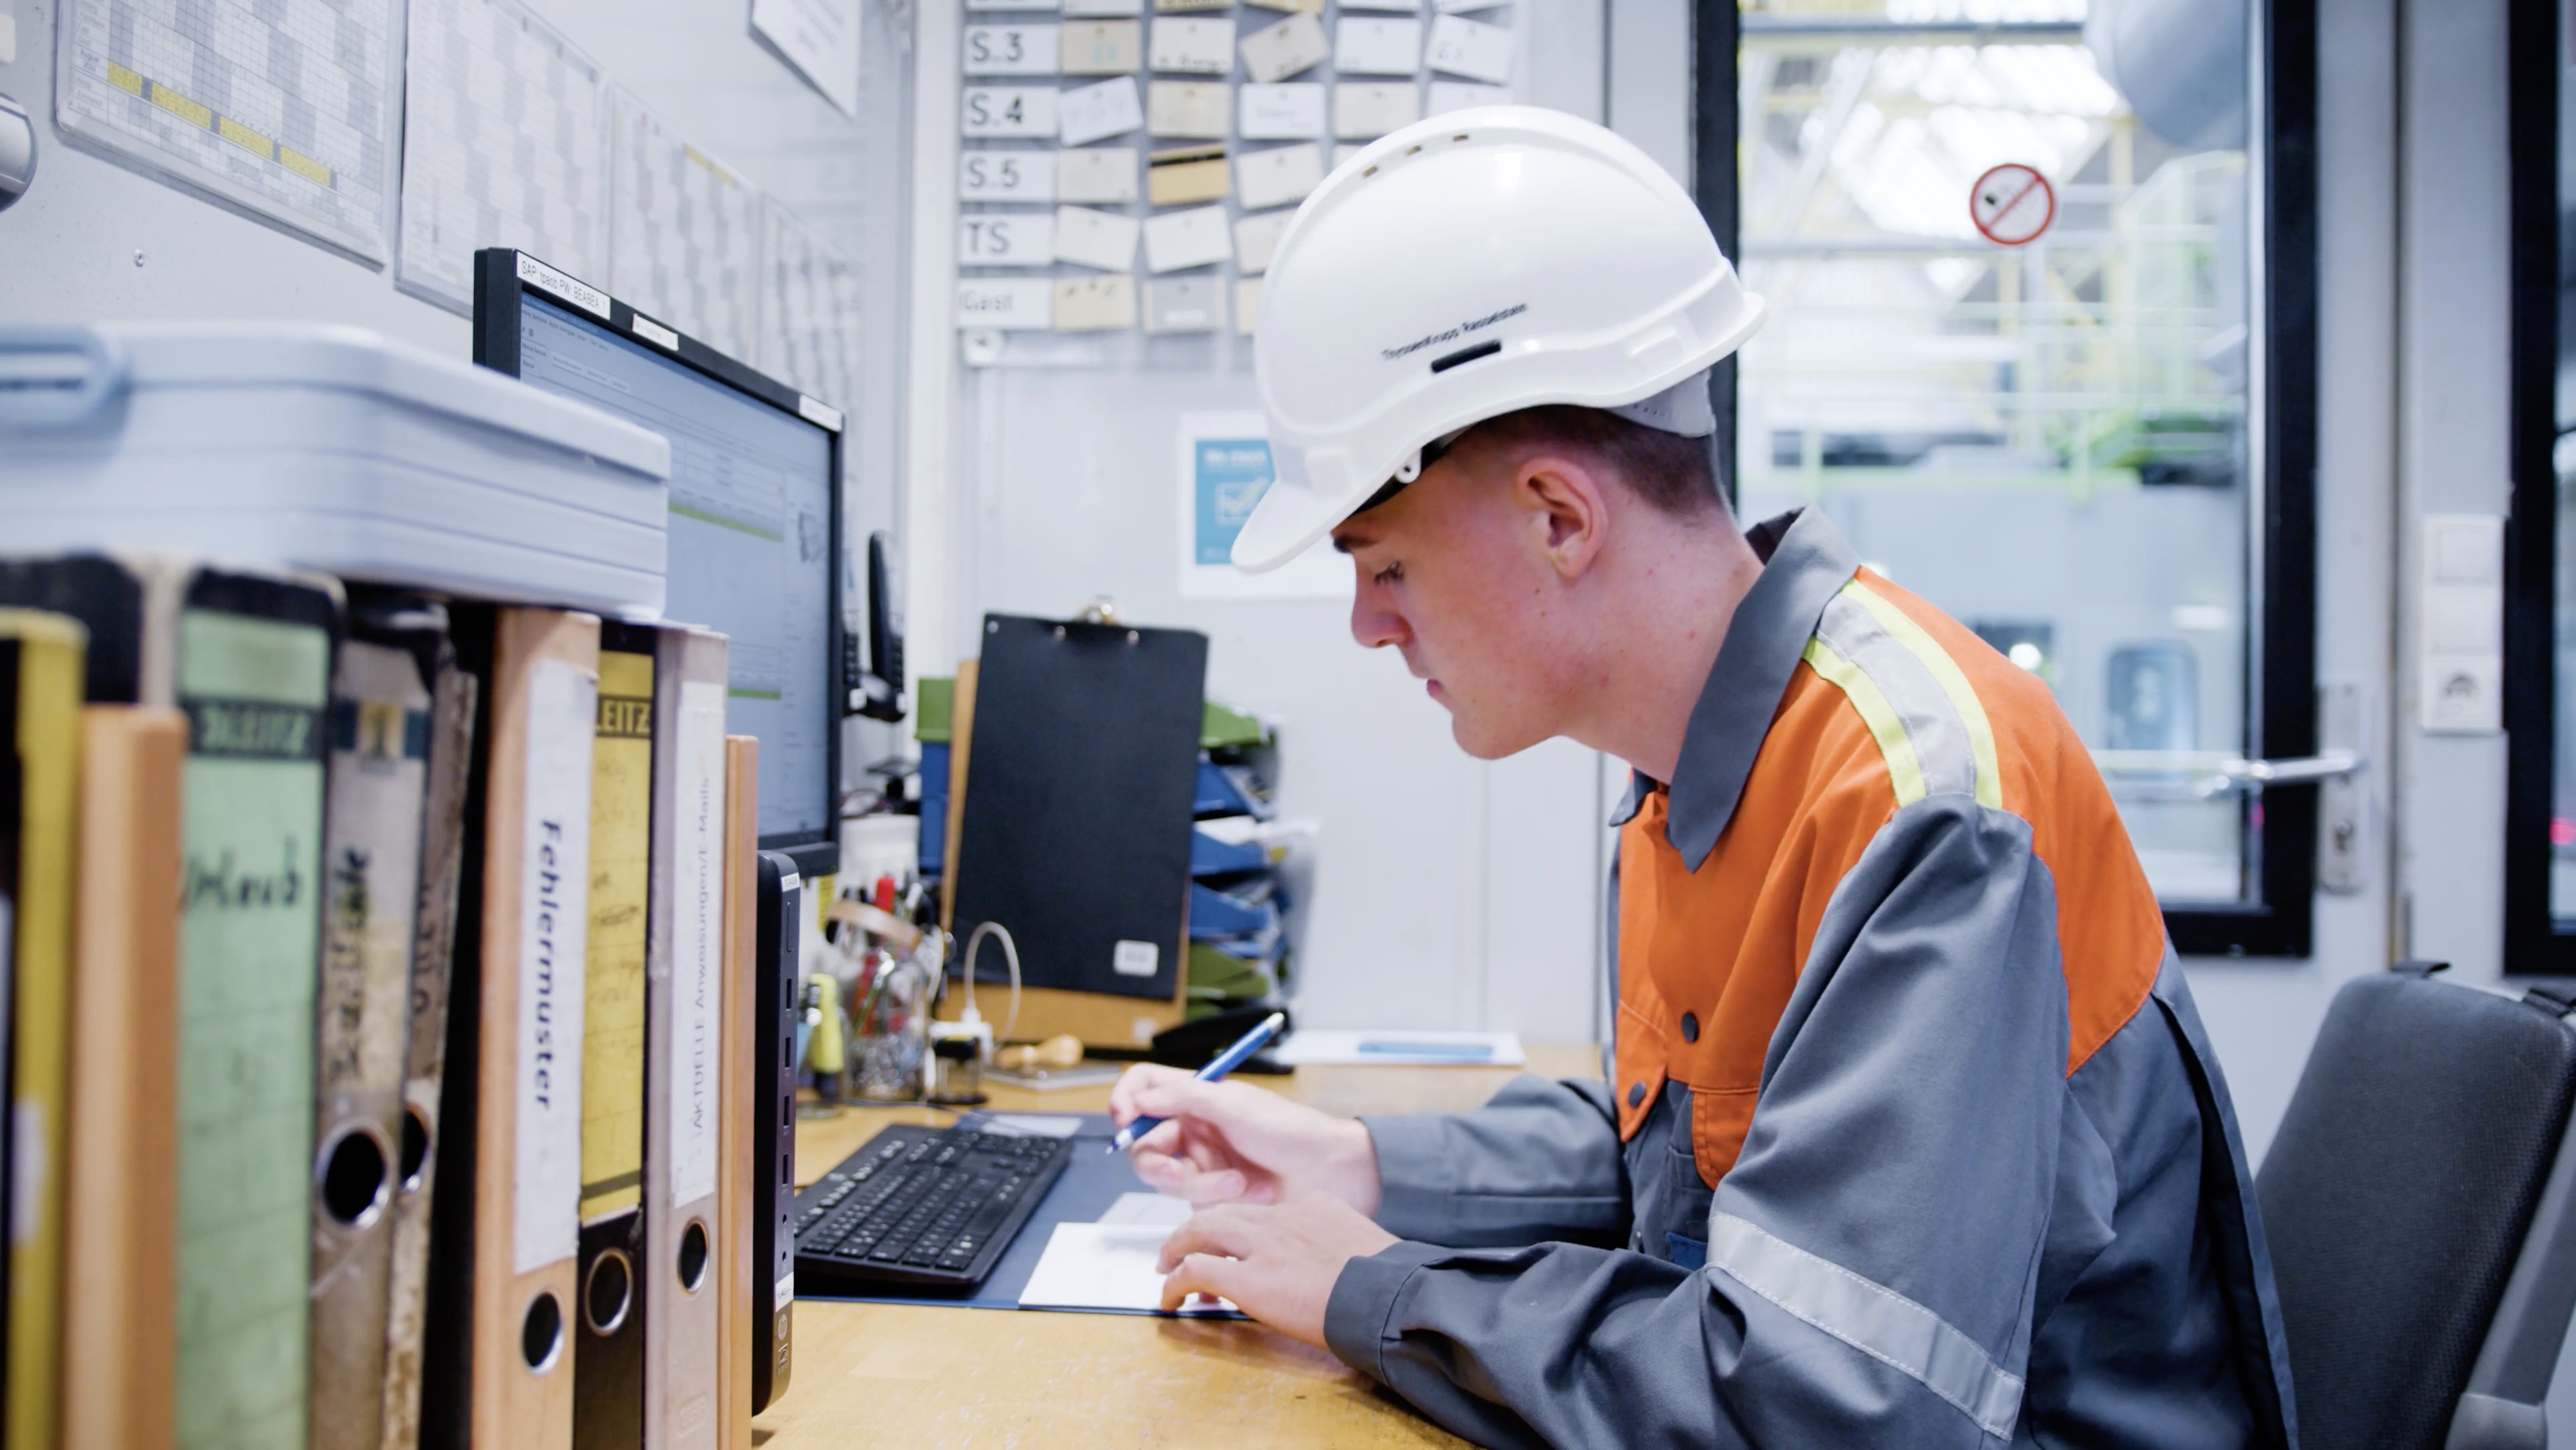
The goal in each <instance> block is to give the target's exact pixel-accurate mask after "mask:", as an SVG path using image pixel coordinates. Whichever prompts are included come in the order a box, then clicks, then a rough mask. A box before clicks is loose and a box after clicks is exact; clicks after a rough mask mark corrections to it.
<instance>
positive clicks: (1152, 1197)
mask: <svg viewBox="0 0 2576 1450" xmlns="http://www.w3.org/2000/svg"><path fill="white" fill-rule="evenodd" d="M1194 1211H1195V1210H1193V1209H1192V1208H1191V1207H1190V1204H1189V1200H1188V1199H1185V1198H1174V1197H1171V1196H1170V1195H1169V1194H1162V1193H1122V1194H1120V1195H1118V1201H1117V1202H1116V1203H1113V1204H1111V1205H1109V1211H1108V1212H1107V1213H1104V1214H1102V1215H1101V1216H1100V1217H1099V1218H1098V1219H1096V1220H1094V1222H1097V1223H1124V1224H1160V1225H1161V1226H1162V1227H1164V1228H1179V1227H1180V1226H1181V1225H1182V1224H1185V1223H1187V1222H1189V1221H1190V1214H1191V1213H1192V1212H1194Z"/></svg>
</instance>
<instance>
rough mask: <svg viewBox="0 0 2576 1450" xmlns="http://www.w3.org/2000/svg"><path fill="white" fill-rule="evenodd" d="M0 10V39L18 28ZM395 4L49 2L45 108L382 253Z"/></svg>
mask: <svg viewBox="0 0 2576 1450" xmlns="http://www.w3.org/2000/svg"><path fill="white" fill-rule="evenodd" d="M9 9H10V7H9V6H7V5H6V4H0V33H14V30H15V26H14V23H13V22H12V21H11V17H10V14H9ZM398 14H399V12H398V11H397V10H396V9H395V7H394V6H393V5H392V4H391V3H389V0H360V3H354V4H339V3H333V0H280V3H268V4H252V3H249V0H219V3H213V4H202V5H200V4H190V5H184V6H173V5H169V4H142V3H137V0H70V3H66V4H63V5H60V6H58V7H56V9H55V19H56V22H57V24H58V25H59V26H60V33H59V35H58V37H57V39H56V42H55V43H56V45H57V47H58V49H57V52H56V61H55V71H54V86H55V111H54V114H55V117H56V120H57V122H58V123H59V124H60V125H61V127H62V129H63V130H65V131H67V132H71V133H73V134H75V135H78V136H81V137H83V138H85V139H87V140H90V141H93V142H96V143H97V144H99V145H102V146H106V147H108V148H110V149H112V150H115V151H119V152H123V153H124V154H126V155H128V156H132V157H135V158H136V159H138V160H140V161H142V162H143V163H144V164H146V165H148V166H150V167H152V168H153V169H155V170H157V171H162V172H166V173H168V174H170V175H173V176H177V177H179V178H180V179H182V180H185V181H187V182H189V183H190V184H192V185H196V186H201V187H204V188H206V189H207V190H209V191H212V192H214V193H216V194H217V195H219V196H222V197H224V198H225V199H226V200H228V201H232V202H236V203H238V204H240V205H242V206H246V207H249V208H251V209H252V210H255V211H258V212H260V213H262V214H263V215H266V216H271V217H274V218H276V219H277V220H279V221H282V222H284V223H286V224H287V225H288V226H291V227H294V228H295V229H297V230H298V231H301V232H305V233H307V234H309V235H312V236H316V237H320V238H322V239H323V240H325V241H327V242H330V243H331V244H332V245H334V246H338V247H342V248H345V249H347V250H349V251H351V252H355V253H357V254H358V255H359V256H362V257H365V258H367V259H368V260H370V261H381V260H383V259H384V257H385V255H386V238H385V178H386V177H387V176H388V175H389V174H391V167H390V165H389V164H388V163H389V160H390V157H389V154H388V141H389V139H390V138H391V137H393V136H395V135H397V134H399V133H400V131H401V129H402V123H401V116H400V108H399V106H398V104H397V101H398V98H399V96H400V93H401V84H400V81H401V77H400V76H398V75H397V74H396V73H395V70H394V66H395V62H396V58H397V57H399V56H400V55H401V53H402V50H401V45H400V38H399V37H398V36H397V35H396V34H395V33H394V26H395V22H396V17H397V15H398ZM43 33H44V32H43V31H42V30H38V31H37V32H36V34H38V35H41V34H43ZM10 48H12V49H14V44H12V45H11V46H10ZM28 63H29V64H30V65H33V64H36V63H37V61H36V57H34V56H33V55H30V56H29V57H28ZM11 89H12V90H17V87H16V86H12V87H11ZM19 94H20V95H25V94H26V92H25V91H19ZM156 98H157V100H158V104H156V103H155V102H156ZM442 119H443V118H442ZM54 164H60V163H54ZM19 235H20V236H22V237H23V236H25V235H26V234H25V233H24V232H21V233H20V234H19ZM20 245H22V246H23V245H25V243H24V242H21V243H20ZM592 280H596V279H592Z"/></svg>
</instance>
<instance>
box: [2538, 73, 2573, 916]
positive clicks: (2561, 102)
mask: <svg viewBox="0 0 2576 1450" xmlns="http://www.w3.org/2000/svg"><path fill="white" fill-rule="evenodd" d="M2571 90H2576V57H2571V56H2570V55H2569V54H2568V53H2567V52H2566V51H2565V50H2563V49H2562V50H2561V51H2560V53H2559V61H2558V117H2557V120H2558V145H2557V147H2556V151H2557V157H2558V177H2557V183H2558V206H2557V212H2558V238H2557V241H2558V248H2557V251H2558V267H2557V271H2558V298H2557V307H2558V377H2557V387H2556V389H2555V395H2556V399H2557V401H2556V408H2555V416H2556V422H2557V429H2556V432H2557V437H2556V441H2555V443H2554V445H2553V451H2552V462H2553V464H2554V465H2555V466H2554V468H2553V469H2552V471H2553V472H2554V473H2555V474H2556V475H2557V489H2558V508H2557V515H2558V527H2557V536H2558V549H2557V560H2556V563H2557V568H2556V569H2555V571H2554V573H2555V575H2556V588H2555V590H2554V595H2555V598H2554V601H2553V610H2552V613H2553V616H2554V619H2555V625H2556V629H2555V633H2556V636H2557V654H2558V660H2557V669H2556V671H2555V675H2556V684H2555V694H2556V697H2557V700H2556V704H2557V710H2556V713H2555V715H2554V717H2553V720H2554V724H2555V726H2556V728H2555V730H2554V731H2553V732H2552V733H2553V735H2554V736H2555V739H2554V741H2553V746H2554V748H2553V749H2552V751H2551V756H2552V759H2551V763H2550V765H2551V768H2550V791H2549V914H2550V916H2552V917H2553V918H2558V919H2559V920H2558V923H2557V924H2558V927H2559V929H2560V930H2562V931H2563V930H2566V929H2568V928H2569V927H2571V926H2576V922H2570V921H2568V920H2566V918H2571V917H2576V693H2571V692H2576V105H2571V102H2570V92H2571ZM2544 194H2545V193H2544Z"/></svg>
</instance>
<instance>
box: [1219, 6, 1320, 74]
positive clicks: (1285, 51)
mask: <svg viewBox="0 0 2576 1450" xmlns="http://www.w3.org/2000/svg"><path fill="white" fill-rule="evenodd" d="M1240 49H1241V50H1242V51H1243V73H1244V74H1245V75H1248V76H1250V77H1252V78H1253V79H1254V80H1256V81H1261V82H1265V83H1267V82H1270V81H1284V80H1286V79H1288V78H1289V77H1290V76H1293V75H1295V74H1297V73H1298V72H1299V71H1303V70H1312V69H1314V68H1315V67H1316V66H1318V65H1321V64H1323V63H1324V62H1325V61H1326V60H1329V59H1331V57H1332V54H1333V47H1332V45H1331V44H1330V43H1329V42H1327V41H1326V40H1325V39H1324V22H1323V21H1321V20H1319V19H1317V18H1316V17H1314V16H1312V15H1305V14H1299V15H1291V16H1289V17H1288V18H1287V19H1285V20H1282V21H1280V22H1279V23H1278V24H1276V25H1270V26H1264V27H1263V28H1261V29H1259V30H1256V31H1254V32H1252V33H1251V34H1250V35H1247V36H1245V37H1244V38H1243V44H1242V46H1241V47H1240Z"/></svg>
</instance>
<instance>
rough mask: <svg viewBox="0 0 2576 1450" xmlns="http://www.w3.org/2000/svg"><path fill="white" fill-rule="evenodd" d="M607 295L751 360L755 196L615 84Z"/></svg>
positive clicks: (723, 350)
mask: <svg viewBox="0 0 2576 1450" xmlns="http://www.w3.org/2000/svg"><path fill="white" fill-rule="evenodd" d="M610 94H611V102H610V109H611V112H612V114H614V115H615V117H616V133H617V139H616V151H615V156H616V171H615V174H614V178H613V179H612V181H611V182H610V185H609V195H610V197H611V199H612V202H613V205H612V207H611V212H612V220H611V221H610V224H609V245H610V248H611V251H610V261H609V265H608V290H609V291H611V292H614V293H616V294H617V295H618V296H619V297H620V298H622V299H624V300H625V301H626V303H627V304H628V305H629V306H632V307H635V308H638V309H640V310H641V311H643V312H645V313H646V314H648V315H650V316H652V317H653V318H655V319H656V320H658V321H660V322H663V323H665V324H667V325H669V326H671V327H675V328H678V329H679V330H680V331H682V332H685V333H687V334H688V335H689V336H691V337H694V338H696V339H697V340H698V341H700V342H703V343H705V344H706V345H707V346H709V347H712V348H714V349H715V350H716V351H718V352H721V353H723V354H725V355H726V356H727V357H731V358H735V359H737V360H739V361H741V362H744V363H746V364H747V363H749V362H750V361H751V317H752V284H753V281H754V276H753V273H754V268H755V252H754V248H753V237H754V232H753V228H754V227H755V226H756V225H757V224H758V221H759V213H758V210H757V208H758V205H759V193H757V192H755V191H754V190H753V189H752V187H751V185H750V184H749V183H748V182H745V181H744V180H743V179H742V178H741V177H740V176H738V175H736V174H735V173H734V171H733V168H731V167H729V166H726V165H725V164H723V163H722V162H720V161H718V160H716V159H715V158H714V157H712V156H709V155H708V154H707V153H705V152H704V151H701V150H699V149H698V148H697V147H695V146H692V145H690V144H689V143H688V142H687V141H686V140H684V139H682V137H681V136H680V134H679V133H678V132H676V131H674V130H672V129H671V128H670V127H669V126H668V125H666V124H664V123H663V121H662V118H660V117H659V116H656V115H654V114H653V113H652V112H651V111H650V110H648V109H646V108H645V106H644V104H643V103H642V102H641V101H638V100H636V99H635V97H634V96H632V95H630V94H628V93H627V91H626V90H625V89H624V88H623V87H620V88H618V89H616V90H614V91H612V92H611V93H610Z"/></svg>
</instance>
